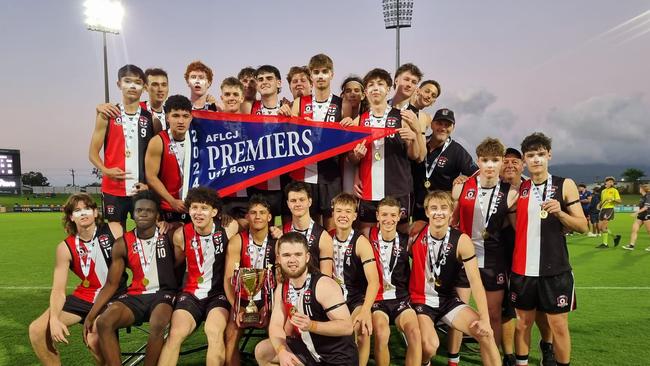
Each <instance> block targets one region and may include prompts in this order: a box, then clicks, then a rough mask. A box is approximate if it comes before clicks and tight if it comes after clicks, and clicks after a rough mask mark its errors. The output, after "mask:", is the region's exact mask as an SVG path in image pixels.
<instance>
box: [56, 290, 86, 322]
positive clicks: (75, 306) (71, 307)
mask: <svg viewBox="0 0 650 366" xmlns="http://www.w3.org/2000/svg"><path fill="white" fill-rule="evenodd" d="M92 307H93V303H92V302H88V301H84V300H81V299H80V298H78V297H76V296H74V295H68V296H66V297H65V303H63V309H62V310H63V311H65V312H67V313H71V314H74V315H79V316H80V317H81V320H80V321H79V323H81V324H83V322H84V320H86V315H88V313H89V312H90V309H92Z"/></svg>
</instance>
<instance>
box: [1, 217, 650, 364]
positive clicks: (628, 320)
mask: <svg viewBox="0 0 650 366" xmlns="http://www.w3.org/2000/svg"><path fill="white" fill-rule="evenodd" d="M60 216H61V215H60V214H58V213H20V214H0V251H1V253H2V255H1V256H0V268H2V276H0V328H1V329H2V330H3V331H2V332H1V333H0V365H32V364H36V358H35V356H34V355H33V353H32V351H31V348H30V345H29V340H28V337H27V327H28V326H29V323H30V322H31V320H32V319H34V318H36V317H37V316H38V315H40V314H41V313H42V312H43V311H44V310H45V308H46V307H47V306H48V301H49V289H48V288H49V286H50V281H51V272H52V267H53V261H54V249H55V246H56V244H57V243H58V242H60V241H61V239H62V238H63V231H62V229H61V224H60ZM631 223H632V217H631V216H630V215H628V214H617V216H616V221H614V222H613V224H612V225H611V229H612V231H614V232H616V233H621V234H622V235H623V240H622V241H621V244H622V245H624V244H627V242H628V240H629V230H630V226H631ZM598 243H599V238H588V237H586V236H582V235H575V236H572V237H570V238H569V251H570V253H571V258H572V264H573V268H574V273H575V277H576V286H577V294H578V297H577V298H578V310H577V311H576V312H575V313H572V314H571V315H570V327H571V332H572V341H573V356H572V364H573V365H605V364H612V363H615V362H619V363H621V364H624V365H648V364H649V361H648V359H649V358H650V350H648V348H647V339H648V336H647V329H648V326H649V325H650V253H648V252H645V251H644V250H643V249H644V248H645V247H646V246H649V245H650V238H649V237H648V234H647V233H646V232H645V231H643V232H642V233H641V235H640V236H639V241H638V243H637V247H638V249H637V250H636V251H634V252H628V251H625V250H622V249H621V248H620V247H619V248H616V249H607V250H597V249H594V246H595V245H596V244H598ZM71 277H72V276H71ZM76 282H77V281H72V280H71V281H70V283H69V285H70V288H72V286H73V285H75V284H76ZM69 339H70V340H71V342H70V345H66V346H63V347H60V348H59V349H60V350H61V355H62V361H63V364H64V365H90V364H92V361H91V358H90V356H89V354H88V352H87V351H86V350H85V348H84V347H83V344H82V341H81V326H73V327H71V336H70V338H69ZM144 339H145V336H143V335H142V334H140V333H137V332H134V333H132V334H130V335H126V334H121V342H122V349H123V350H128V349H135V348H137V347H138V346H139V345H140V344H142V343H143V341H144ZM204 340H205V337H204V336H203V334H202V332H201V330H199V331H198V332H196V333H195V334H194V335H193V336H192V337H191V338H190V339H189V340H188V341H187V347H192V346H198V345H201V344H202V343H203V342H204ZM538 341H539V337H538V335H537V334H535V335H534V339H533V343H534V344H537V342H538ZM390 346H391V349H392V354H393V363H394V364H396V365H399V364H402V361H401V359H402V356H403V354H404V348H403V343H402V341H401V339H400V338H399V336H396V335H395V336H394V337H393V338H392V341H391V345H390ZM439 353H440V354H444V349H442V347H441V350H440V351H439ZM204 357H205V353H204V352H199V353H196V354H192V355H188V356H183V357H181V359H180V363H179V364H181V365H202V364H204ZM461 358H462V360H463V361H461V362H462V363H463V364H480V360H479V358H478V356H477V354H475V353H472V352H471V351H467V350H464V351H463V353H462V355H461ZM530 359H531V365H533V364H536V363H537V362H538V361H539V349H538V348H537V346H535V347H533V348H532V350H531V355H530ZM249 364H254V363H249ZM434 364H435V365H446V358H445V357H443V356H438V357H436V359H435V362H434Z"/></svg>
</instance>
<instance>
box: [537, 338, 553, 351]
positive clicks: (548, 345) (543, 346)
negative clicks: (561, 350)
mask: <svg viewBox="0 0 650 366" xmlns="http://www.w3.org/2000/svg"><path fill="white" fill-rule="evenodd" d="M551 347H553V343H549V342H544V341H543V340H541V341H539V348H541V349H542V351H547V350H549V349H551Z"/></svg>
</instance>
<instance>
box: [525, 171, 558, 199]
mask: <svg viewBox="0 0 650 366" xmlns="http://www.w3.org/2000/svg"><path fill="white" fill-rule="evenodd" d="M552 178H553V176H552V175H550V174H549V175H548V178H547V179H546V191H545V192H544V193H542V192H541V191H540V190H539V188H538V187H537V185H536V184H535V182H533V181H532V180H531V181H530V190H531V191H532V193H533V196H535V200H537V202H538V203H539V205H540V206H541V205H542V204H543V203H544V202H546V201H547V200H550V199H551V198H552V196H553V193H552V192H551V188H553V184H552V182H551V180H552Z"/></svg>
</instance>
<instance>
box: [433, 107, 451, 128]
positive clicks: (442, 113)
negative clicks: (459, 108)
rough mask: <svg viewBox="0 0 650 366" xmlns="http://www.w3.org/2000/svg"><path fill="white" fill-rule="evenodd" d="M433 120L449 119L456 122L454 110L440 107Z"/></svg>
mask: <svg viewBox="0 0 650 366" xmlns="http://www.w3.org/2000/svg"><path fill="white" fill-rule="evenodd" d="M433 121H449V122H451V123H453V124H456V120H455V119H454V111H452V110H451V109H448V108H442V109H438V110H437V111H436V114H435V115H434V116H433Z"/></svg>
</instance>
